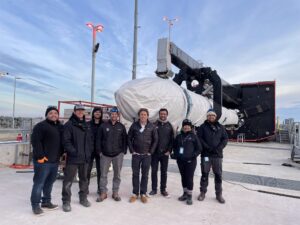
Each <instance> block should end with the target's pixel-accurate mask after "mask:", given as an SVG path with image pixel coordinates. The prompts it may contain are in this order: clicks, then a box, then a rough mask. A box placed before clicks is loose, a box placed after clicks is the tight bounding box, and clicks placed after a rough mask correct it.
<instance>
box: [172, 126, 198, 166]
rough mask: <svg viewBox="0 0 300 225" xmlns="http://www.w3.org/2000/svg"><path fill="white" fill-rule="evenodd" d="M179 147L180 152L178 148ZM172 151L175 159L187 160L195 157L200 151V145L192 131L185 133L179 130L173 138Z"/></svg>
mask: <svg viewBox="0 0 300 225" xmlns="http://www.w3.org/2000/svg"><path fill="white" fill-rule="evenodd" d="M181 148H182V152H181V150H180V149H181ZM173 151H174V155H173V156H174V158H175V159H177V160H183V161H189V160H192V159H194V158H197V156H198V155H199V154H200V153H201V152H202V145H201V143H200V141H199V139H198V137H197V135H196V134H195V133H194V132H193V131H190V132H187V133H184V132H183V131H181V133H180V134H178V135H177V136H176V138H175V141H174V145H173Z"/></svg>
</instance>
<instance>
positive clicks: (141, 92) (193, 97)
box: [115, 77, 238, 128]
mask: <svg viewBox="0 0 300 225" xmlns="http://www.w3.org/2000/svg"><path fill="white" fill-rule="evenodd" d="M115 99H116V103H117V106H118V107H119V109H120V111H121V113H122V117H123V118H124V119H125V120H128V121H131V122H133V121H134V120H135V119H138V115H137V112H138V110H139V109H140V108H147V109H148V110H149V113H150V115H149V120H150V121H155V120H157V118H158V111H159V109H160V108H166V109H168V111H169V116H168V120H169V121H170V122H171V123H172V125H173V126H174V127H175V128H176V127H180V126H181V122H182V120H183V119H185V118H188V119H190V120H191V121H192V122H193V124H194V125H196V126H199V125H201V124H202V123H203V122H204V121H205V119H206V112H207V111H208V110H209V109H210V108H212V104H213V103H212V101H211V100H209V99H208V98H206V97H204V96H201V95H198V94H196V93H194V92H191V91H189V90H187V89H185V88H182V87H181V86H179V85H178V84H176V83H175V82H174V81H172V80H169V79H162V78H158V77H151V78H142V79H136V80H132V81H129V82H127V83H125V84H123V85H122V86H121V87H120V88H119V89H118V90H117V91H116V92H115ZM219 122H220V123H221V124H223V125H237V124H238V116H237V111H235V110H231V109H227V108H224V107H223V108H222V116H221V118H220V119H219Z"/></svg>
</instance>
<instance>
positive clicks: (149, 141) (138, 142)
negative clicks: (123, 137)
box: [128, 108, 158, 203]
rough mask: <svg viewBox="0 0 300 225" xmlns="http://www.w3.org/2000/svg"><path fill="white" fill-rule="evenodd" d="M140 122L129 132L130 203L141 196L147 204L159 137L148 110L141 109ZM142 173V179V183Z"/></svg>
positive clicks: (133, 125)
mask: <svg viewBox="0 0 300 225" xmlns="http://www.w3.org/2000/svg"><path fill="white" fill-rule="evenodd" d="M138 116H139V120H138V121H136V122H134V123H133V124H132V125H131V127H130V129H129V132H128V147H129V150H130V153H131V154H132V160H131V167H132V185H133V191H132V192H133V195H132V196H131V197H130V200H129V201H130V202H131V203H133V202H135V201H136V199H137V198H138V197H139V195H140V196H141V201H142V202H143V203H147V201H148V199H147V195H146V194H147V186H148V174H149V169H150V165H151V154H153V153H154V151H155V149H156V146H157V142H158V135H157V130H156V127H155V126H154V125H153V124H152V123H151V122H150V121H149V120H148V118H149V111H148V109H145V108H141V109H140V110H139V112H138ZM140 171H141V173H142V179H141V181H140Z"/></svg>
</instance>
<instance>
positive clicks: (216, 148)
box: [197, 121, 228, 158]
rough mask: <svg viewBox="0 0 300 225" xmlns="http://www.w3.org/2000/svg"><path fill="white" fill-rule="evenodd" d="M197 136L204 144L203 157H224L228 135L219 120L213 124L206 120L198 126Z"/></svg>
mask: <svg viewBox="0 0 300 225" xmlns="http://www.w3.org/2000/svg"><path fill="white" fill-rule="evenodd" d="M197 136H198V138H199V140H200V141H201V143H202V145H203V153H202V154H201V157H216V158H223V149H224V148H225V146H226V145H227V142H228V135H227V132H226V130H225V127H224V126H223V125H221V124H220V123H219V122H216V123H214V124H211V123H209V122H208V121H205V122H204V123H203V124H202V125H201V126H200V127H198V128H197Z"/></svg>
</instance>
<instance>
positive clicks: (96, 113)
mask: <svg viewBox="0 0 300 225" xmlns="http://www.w3.org/2000/svg"><path fill="white" fill-rule="evenodd" d="M102 117H103V113H102V109H101V107H95V108H94V109H93V111H92V119H91V121H90V122H89V126H90V127H91V130H92V134H93V145H94V151H93V152H92V155H91V159H90V162H89V168H88V173H87V178H88V182H89V185H90V179H91V172H92V169H93V166H94V161H96V171H97V193H98V194H100V174H101V172H100V156H99V154H98V153H97V151H96V141H97V133H98V130H99V127H100V125H101V124H102Z"/></svg>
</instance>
